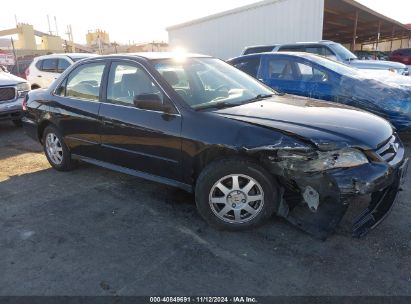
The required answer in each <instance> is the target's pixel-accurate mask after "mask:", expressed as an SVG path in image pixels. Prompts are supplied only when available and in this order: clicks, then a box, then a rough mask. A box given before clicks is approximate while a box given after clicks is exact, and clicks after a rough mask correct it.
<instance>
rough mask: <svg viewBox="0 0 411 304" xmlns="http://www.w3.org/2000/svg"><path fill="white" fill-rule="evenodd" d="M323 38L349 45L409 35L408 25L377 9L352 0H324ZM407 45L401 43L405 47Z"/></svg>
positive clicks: (377, 42)
mask: <svg viewBox="0 0 411 304" xmlns="http://www.w3.org/2000/svg"><path fill="white" fill-rule="evenodd" d="M323 39H327V40H333V41H336V42H339V43H342V44H350V46H351V49H352V50H355V49H358V46H359V45H366V44H375V46H376V47H375V49H378V44H379V43H382V42H387V41H388V42H391V47H390V49H392V46H393V44H392V42H393V41H394V40H401V47H402V46H403V45H402V44H403V40H404V39H407V40H408V44H409V42H410V39H411V29H410V28H408V27H407V26H406V25H404V24H402V23H400V22H398V21H396V20H393V19H391V18H388V17H386V16H384V15H382V14H380V13H377V12H375V11H373V10H371V9H370V8H368V7H366V6H364V5H362V4H360V3H358V2H356V1H353V0H324V23H323ZM407 46H408V45H404V47H407Z"/></svg>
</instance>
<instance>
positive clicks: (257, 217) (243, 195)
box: [195, 158, 280, 231]
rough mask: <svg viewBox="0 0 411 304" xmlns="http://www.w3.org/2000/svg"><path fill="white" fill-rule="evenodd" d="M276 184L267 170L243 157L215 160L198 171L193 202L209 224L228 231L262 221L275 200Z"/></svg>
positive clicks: (256, 224)
mask: <svg viewBox="0 0 411 304" xmlns="http://www.w3.org/2000/svg"><path fill="white" fill-rule="evenodd" d="M279 193H280V191H279V187H278V184H277V182H276V181H275V179H274V178H273V176H272V175H271V174H269V173H268V172H267V170H265V169H264V168H263V167H261V166H260V165H259V164H258V163H256V162H254V161H252V160H247V159H237V158H235V159H232V160H228V159H225V160H220V161H215V162H213V163H211V164H210V165H208V166H207V167H206V168H205V169H204V170H203V171H202V172H201V174H200V176H199V178H198V180H197V184H196V189H195V197H196V205H197V209H198V212H199V213H200V215H201V216H202V217H203V218H204V219H205V220H206V221H207V222H208V223H209V224H210V225H212V226H214V227H216V228H218V229H222V230H231V231H240V230H246V229H249V228H252V227H256V226H259V225H261V224H262V223H264V222H265V221H266V220H267V219H268V218H269V217H271V216H272V215H273V213H274V211H275V210H276V208H277V207H278V204H279V200H280V197H279Z"/></svg>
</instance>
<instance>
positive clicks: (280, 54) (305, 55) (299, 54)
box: [227, 52, 321, 61]
mask: <svg viewBox="0 0 411 304" xmlns="http://www.w3.org/2000/svg"><path fill="white" fill-rule="evenodd" d="M262 55H270V56H274V57H284V56H288V57H302V58H308V59H315V58H317V57H321V56H320V55H317V54H312V53H305V52H263V53H257V54H249V55H242V56H238V57H235V58H231V59H229V60H227V61H232V60H236V59H240V58H251V57H257V56H262Z"/></svg>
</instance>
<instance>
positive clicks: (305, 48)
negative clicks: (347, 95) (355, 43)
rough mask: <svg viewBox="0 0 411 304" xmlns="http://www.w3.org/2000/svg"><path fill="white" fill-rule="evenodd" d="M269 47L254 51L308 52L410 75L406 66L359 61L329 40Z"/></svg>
mask: <svg viewBox="0 0 411 304" xmlns="http://www.w3.org/2000/svg"><path fill="white" fill-rule="evenodd" d="M268 47H270V48H271V50H268V51H267V50H265V51H258V50H254V51H253V52H254V53H264V52H306V53H311V54H317V55H321V56H324V57H327V58H330V59H333V60H336V61H339V62H342V63H345V64H349V65H352V66H353V67H355V68H358V69H365V70H383V71H394V72H396V73H398V74H400V75H409V71H408V67H407V66H406V65H404V64H401V63H396V62H389V61H380V60H359V59H358V57H357V56H355V55H354V54H353V53H352V52H350V51H349V50H347V49H346V48H345V47H344V46H343V45H341V44H339V43H336V42H333V41H328V40H322V41H319V42H298V43H291V44H281V45H280V44H277V45H272V46H268ZM250 48H252V47H248V48H246V49H245V50H244V51H243V55H245V54H244V53H245V52H247V50H249V49H250ZM259 48H262V46H259ZM248 53H249V52H248Z"/></svg>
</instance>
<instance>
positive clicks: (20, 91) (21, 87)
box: [16, 82, 30, 98]
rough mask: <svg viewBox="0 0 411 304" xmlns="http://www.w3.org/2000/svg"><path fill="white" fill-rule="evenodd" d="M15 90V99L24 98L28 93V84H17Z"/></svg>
mask: <svg viewBox="0 0 411 304" xmlns="http://www.w3.org/2000/svg"><path fill="white" fill-rule="evenodd" d="M16 89H17V97H18V98H21V97H24V96H26V95H27V93H28V92H29V91H30V84H29V83H28V82H22V83H19V84H17V86H16Z"/></svg>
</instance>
